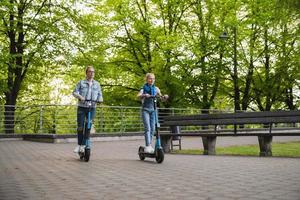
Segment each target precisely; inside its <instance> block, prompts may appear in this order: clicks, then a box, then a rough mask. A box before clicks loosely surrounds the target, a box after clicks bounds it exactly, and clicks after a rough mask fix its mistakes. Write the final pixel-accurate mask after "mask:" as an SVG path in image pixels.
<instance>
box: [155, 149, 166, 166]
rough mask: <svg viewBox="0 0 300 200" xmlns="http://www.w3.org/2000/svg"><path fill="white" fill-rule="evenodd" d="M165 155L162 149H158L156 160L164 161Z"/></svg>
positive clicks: (158, 161)
mask: <svg viewBox="0 0 300 200" xmlns="http://www.w3.org/2000/svg"><path fill="white" fill-rule="evenodd" d="M164 158H165V155H164V151H163V150H162V149H157V152H156V156H155V160H156V162H157V163H162V162H163V161H164Z"/></svg>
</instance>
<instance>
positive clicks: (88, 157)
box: [84, 148, 91, 162]
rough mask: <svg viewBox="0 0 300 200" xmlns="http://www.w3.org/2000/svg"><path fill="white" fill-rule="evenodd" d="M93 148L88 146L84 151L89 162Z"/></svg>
mask: <svg viewBox="0 0 300 200" xmlns="http://www.w3.org/2000/svg"><path fill="white" fill-rule="evenodd" d="M90 154H91V149H89V148H86V149H85V153H84V161H85V162H89V160H90Z"/></svg>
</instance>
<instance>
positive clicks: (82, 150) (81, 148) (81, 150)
mask: <svg viewBox="0 0 300 200" xmlns="http://www.w3.org/2000/svg"><path fill="white" fill-rule="evenodd" d="M84 149H85V145H81V146H80V149H79V151H80V152H81V153H83V152H84Z"/></svg>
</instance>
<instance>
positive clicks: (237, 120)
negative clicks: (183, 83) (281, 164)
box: [163, 110, 300, 126]
mask: <svg viewBox="0 0 300 200" xmlns="http://www.w3.org/2000/svg"><path fill="white" fill-rule="evenodd" d="M296 122H300V110H294V111H263V112H240V113H219V114H200V115H181V116H166V117H164V122H163V124H164V125H165V126H189V125H235V124H236V125H240V124H270V123H296Z"/></svg>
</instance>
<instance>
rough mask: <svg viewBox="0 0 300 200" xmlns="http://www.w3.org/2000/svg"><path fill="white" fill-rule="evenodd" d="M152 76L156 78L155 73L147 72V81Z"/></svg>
mask: <svg viewBox="0 0 300 200" xmlns="http://www.w3.org/2000/svg"><path fill="white" fill-rule="evenodd" d="M150 76H153V77H154V78H155V75H154V74H153V73H147V74H146V76H145V79H146V81H147V80H148V78H149V77H150Z"/></svg>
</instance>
